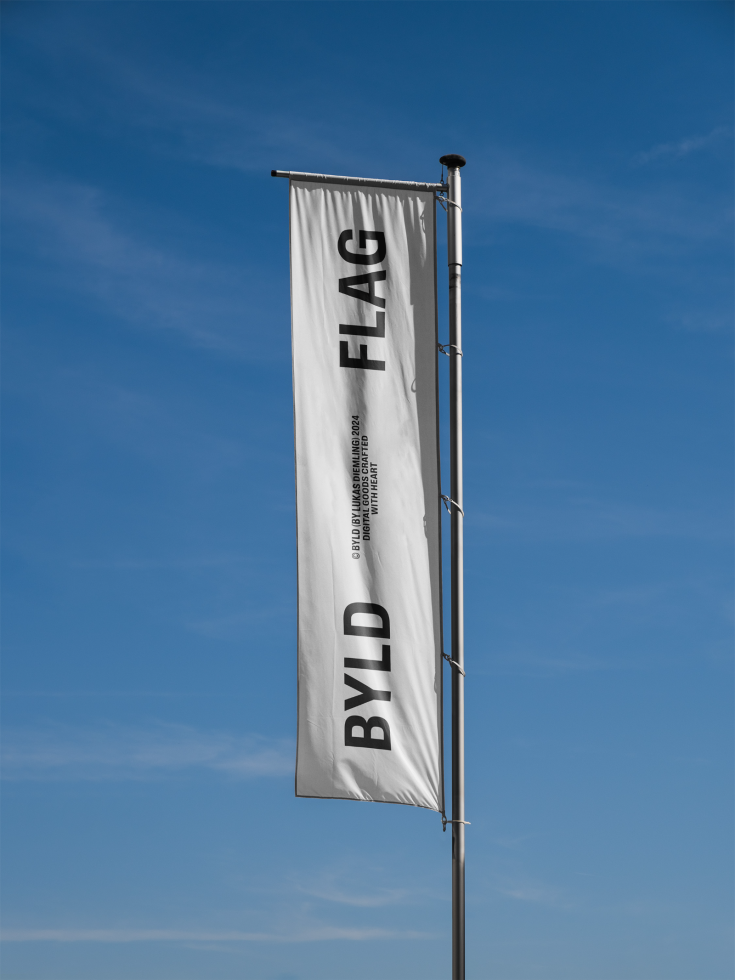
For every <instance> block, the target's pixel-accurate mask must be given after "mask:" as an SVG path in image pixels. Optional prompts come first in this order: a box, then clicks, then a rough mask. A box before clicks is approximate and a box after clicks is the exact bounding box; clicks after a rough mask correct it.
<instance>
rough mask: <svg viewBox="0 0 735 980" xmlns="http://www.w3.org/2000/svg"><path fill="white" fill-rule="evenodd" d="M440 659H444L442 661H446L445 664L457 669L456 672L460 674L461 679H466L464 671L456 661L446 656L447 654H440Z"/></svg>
mask: <svg viewBox="0 0 735 980" xmlns="http://www.w3.org/2000/svg"><path fill="white" fill-rule="evenodd" d="M442 657H444V659H445V660H446V662H447V663H448V664H451V665H452V667H456V668H457V670H458V671H459V672H460V674H461V675H462V677H466V676H467V674H465V672H464V671H463V670H462V668H461V667H460V666H459V664H458V663H457V661H456V660H452V658H451V657H450V656H449V654H448V653H443V654H442Z"/></svg>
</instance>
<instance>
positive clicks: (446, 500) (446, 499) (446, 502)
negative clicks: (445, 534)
mask: <svg viewBox="0 0 735 980" xmlns="http://www.w3.org/2000/svg"><path fill="white" fill-rule="evenodd" d="M440 497H441V498H442V500H443V501H444V506H445V507H446V508H447V510H448V511H449V513H450V514H451V513H452V508H451V507H450V506H449V505H450V504H452V505H453V506H455V507H456V508H457V510H458V511H459V512H460V514H461V515H462V517H464V511H463V510H462V508H461V507H460V506H459V504H458V503H457V501H456V500H452V498H451V497H448V496H447V495H446V494H445V493H442V494H440Z"/></svg>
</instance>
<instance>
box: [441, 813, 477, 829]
mask: <svg viewBox="0 0 735 980" xmlns="http://www.w3.org/2000/svg"><path fill="white" fill-rule="evenodd" d="M448 823H463V824H466V825H467V826H468V827H471V826H472V824H471V823H470V822H469V820H448V819H447V817H446V816H445V814H443V813H442V831H443V832H444V833H446V832H447V824H448Z"/></svg>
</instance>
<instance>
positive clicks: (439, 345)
mask: <svg viewBox="0 0 735 980" xmlns="http://www.w3.org/2000/svg"><path fill="white" fill-rule="evenodd" d="M436 346H437V347H438V348H439V350H440V351H441V352H442V354H446V355H447V357H451V356H452V355H451V354H450V353H449V351H448V350H447V347H453V348H454V349H455V350H456V352H457V353H458V354H459V356H460V357H464V354H463V353H462V351H461V350H460V349H459V347H457V345H456V344H437V345H436Z"/></svg>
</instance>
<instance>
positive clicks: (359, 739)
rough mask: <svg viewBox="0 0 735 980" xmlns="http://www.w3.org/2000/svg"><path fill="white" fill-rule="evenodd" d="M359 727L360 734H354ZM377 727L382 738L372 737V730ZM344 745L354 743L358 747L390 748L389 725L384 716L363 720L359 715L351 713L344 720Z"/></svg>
mask: <svg viewBox="0 0 735 980" xmlns="http://www.w3.org/2000/svg"><path fill="white" fill-rule="evenodd" d="M356 728H359V729H360V731H361V732H362V735H355V734H354V731H355V729H356ZM374 728H379V729H380V730H381V732H382V733H383V737H382V738H373V737H372V731H373V729H374ZM345 745H354V746H356V747H357V748H360V749H390V726H389V725H388V722H387V721H386V720H385V718H368V720H367V721H365V719H364V718H361V717H360V716H359V715H352V716H351V717H350V718H348V719H347V721H346V722H345Z"/></svg>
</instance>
